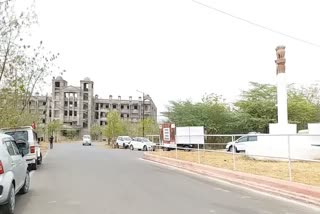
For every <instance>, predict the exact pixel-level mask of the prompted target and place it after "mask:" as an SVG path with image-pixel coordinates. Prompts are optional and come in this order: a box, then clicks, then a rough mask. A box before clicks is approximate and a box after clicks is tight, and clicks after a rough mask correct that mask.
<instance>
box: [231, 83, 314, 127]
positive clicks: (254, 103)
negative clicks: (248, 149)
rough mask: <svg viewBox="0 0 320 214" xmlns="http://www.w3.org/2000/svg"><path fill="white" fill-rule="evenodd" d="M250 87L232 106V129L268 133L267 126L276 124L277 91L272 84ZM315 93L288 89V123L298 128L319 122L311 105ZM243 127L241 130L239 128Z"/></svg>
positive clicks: (292, 86) (293, 88)
mask: <svg viewBox="0 0 320 214" xmlns="http://www.w3.org/2000/svg"><path fill="white" fill-rule="evenodd" d="M250 84H251V88H250V89H249V90H247V91H243V92H242V94H241V99H240V100H239V101H237V102H236V103H235V106H236V115H235V123H234V124H235V126H236V127H238V129H240V130H242V131H244V130H245V131H259V132H268V131H269V123H276V122H277V107H276V103H277V101H276V100H277V89H276V86H275V85H270V84H259V83H255V82H251V83H250ZM315 96H316V94H315V93H314V92H312V91H311V90H309V91H308V90H306V89H305V88H302V89H301V88H296V87H295V85H290V86H289V87H288V120H289V122H290V123H295V124H297V126H298V129H304V128H306V126H307V123H311V122H318V121H319V117H318V115H319V108H318V106H317V104H316V103H314V102H313V100H314V99H311V98H314V97H315ZM241 127H242V129H241Z"/></svg>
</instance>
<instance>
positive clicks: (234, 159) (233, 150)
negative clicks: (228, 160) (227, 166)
mask: <svg viewBox="0 0 320 214" xmlns="http://www.w3.org/2000/svg"><path fill="white" fill-rule="evenodd" d="M231 138H232V148H233V149H232V163H233V170H236V157H235V154H234V153H235V152H236V147H235V143H234V141H235V138H234V136H231Z"/></svg>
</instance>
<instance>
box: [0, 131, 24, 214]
mask: <svg viewBox="0 0 320 214" xmlns="http://www.w3.org/2000/svg"><path fill="white" fill-rule="evenodd" d="M28 153H29V150H28V149H20V150H19V148H18V146H17V144H16V142H15V141H14V139H13V137H11V136H9V135H6V134H0V213H1V214H13V213H14V209H15V204H16V203H15V201H16V200H15V198H16V194H17V193H18V192H19V193H22V194H25V193H27V192H28V191H29V186H30V176H29V171H28V164H27V162H26V161H25V160H24V159H23V156H24V155H25V154H28Z"/></svg>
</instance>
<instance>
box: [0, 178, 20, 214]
mask: <svg viewBox="0 0 320 214" xmlns="http://www.w3.org/2000/svg"><path fill="white" fill-rule="evenodd" d="M15 205H16V195H15V191H14V186H13V184H11V186H10V190H9V197H8V203H7V204H4V205H2V206H0V213H1V214H14V208H15Z"/></svg>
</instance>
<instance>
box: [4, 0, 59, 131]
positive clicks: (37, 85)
mask: <svg viewBox="0 0 320 214" xmlns="http://www.w3.org/2000/svg"><path fill="white" fill-rule="evenodd" d="M0 17H1V19H0V98H1V102H0V113H1V115H2V116H1V117H0V123H1V124H10V125H11V126H18V125H21V124H24V123H25V122H26V121H25V120H24V118H28V115H29V114H30V112H29V111H28V107H29V102H30V100H31V98H32V95H33V94H34V92H35V91H36V90H38V91H41V89H42V88H43V86H44V84H45V80H46V78H47V77H48V76H50V75H52V73H53V72H54V71H56V69H58V70H59V69H60V68H57V67H56V66H55V61H56V59H57V57H58V56H59V54H54V53H51V52H48V51H46V50H45V47H44V45H43V42H42V41H39V42H38V43H37V44H31V43H28V42H27V41H28V36H29V34H30V27H31V26H32V25H33V24H35V23H37V16H36V13H35V11H34V7H33V5H29V7H27V8H25V9H23V10H18V9H17V7H16V1H15V0H11V1H1V2H0ZM59 73H61V72H60V71H59ZM33 120H34V121H37V119H33ZM27 123H28V124H30V122H29V121H27Z"/></svg>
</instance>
